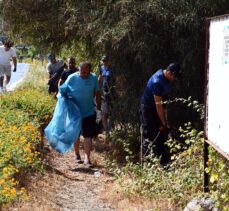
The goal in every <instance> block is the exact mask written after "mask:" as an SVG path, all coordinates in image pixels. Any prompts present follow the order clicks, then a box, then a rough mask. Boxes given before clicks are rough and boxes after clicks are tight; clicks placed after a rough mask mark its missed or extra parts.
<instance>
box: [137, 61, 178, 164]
mask: <svg viewBox="0 0 229 211" xmlns="http://www.w3.org/2000/svg"><path fill="white" fill-rule="evenodd" d="M180 77H181V72H180V65H179V64H178V63H171V64H170V65H169V66H168V67H167V68H166V69H164V70H163V69H160V70H158V71H157V72H156V73H155V74H153V75H152V76H151V77H150V79H149V80H148V82H147V85H146V88H145V90H144V92H143V95H142V96H141V106H140V121H141V126H142V130H143V131H142V133H143V138H144V139H143V152H144V154H145V155H148V154H149V152H150V148H151V147H150V146H151V145H153V146H154V150H153V151H154V153H155V155H156V156H158V157H161V164H167V163H168V162H169V159H170V158H169V153H168V150H167V149H166V146H165V141H166V137H165V136H166V135H165V134H166V133H167V131H168V125H167V121H166V115H165V108H164V106H163V102H162V101H163V100H164V98H165V96H166V95H168V94H169V93H170V92H171V88H172V82H173V81H175V80H177V79H180Z"/></svg>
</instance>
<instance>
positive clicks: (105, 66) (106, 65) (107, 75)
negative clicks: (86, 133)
mask: <svg viewBox="0 0 229 211" xmlns="http://www.w3.org/2000/svg"><path fill="white" fill-rule="evenodd" d="M101 62H102V64H101V65H100V66H99V84H100V87H101V88H102V92H103V93H102V98H101V99H102V105H101V115H102V124H103V130H104V131H105V132H108V131H109V129H110V128H109V121H108V119H109V114H110V110H111V103H112V97H113V88H114V76H113V68H112V66H111V63H110V59H109V56H107V55H104V56H103V57H102V59H101Z"/></svg>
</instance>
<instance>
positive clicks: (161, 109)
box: [154, 95, 167, 127]
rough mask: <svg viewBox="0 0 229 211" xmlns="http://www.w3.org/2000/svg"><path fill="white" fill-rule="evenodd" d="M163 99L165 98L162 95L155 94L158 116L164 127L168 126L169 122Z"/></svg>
mask: <svg viewBox="0 0 229 211" xmlns="http://www.w3.org/2000/svg"><path fill="white" fill-rule="evenodd" d="M162 100H163V98H162V97H161V96H157V95H154V102H155V105H156V110H157V114H158V117H159V119H160V121H161V126H162V127H167V126H166V125H167V123H166V115H165V109H164V107H163V104H162Z"/></svg>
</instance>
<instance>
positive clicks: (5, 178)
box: [0, 68, 55, 204]
mask: <svg viewBox="0 0 229 211" xmlns="http://www.w3.org/2000/svg"><path fill="white" fill-rule="evenodd" d="M33 70H34V69H33V68H31V70H30V72H29V74H28V76H29V77H28V76H27V79H28V81H27V82H29V80H30V78H31V80H33V86H36V84H35V83H34V81H36V82H38V81H39V80H34V78H33V77H32V76H31V74H32V73H33ZM35 73H37V69H36V68H35ZM44 74H45V73H44ZM41 75H42V74H41ZM35 76H36V75H35ZM30 82H31V81H30ZM38 84H39V83H38ZM38 84H37V85H38ZM26 87H27V88H26ZM31 87H32V86H27V85H25V86H24V88H21V89H19V90H16V91H14V92H11V93H5V94H4V95H1V96H0V109H1V113H0V204H2V203H8V202H12V201H15V200H17V199H22V198H24V197H26V190H25V188H23V187H21V184H20V182H21V181H20V179H19V178H20V177H19V176H18V175H22V176H25V175H24V174H26V173H27V172H28V171H31V170H32V169H34V170H40V171H42V170H43V168H42V161H41V159H40V153H39V152H38V151H37V150H38V147H39V146H40V145H41V143H42V142H43V129H44V127H45V126H46V125H47V124H48V122H49V120H50V119H51V116H52V113H53V110H54V105H55V99H54V98H53V97H52V96H49V95H47V92H45V91H44V90H43V89H42V86H41V84H40V86H38V87H40V88H38V87H37V88H36V89H35V88H33V89H31Z"/></svg>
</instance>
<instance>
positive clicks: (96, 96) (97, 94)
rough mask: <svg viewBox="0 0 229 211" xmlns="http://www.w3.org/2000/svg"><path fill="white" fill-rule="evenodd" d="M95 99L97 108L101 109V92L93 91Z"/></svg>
mask: <svg viewBox="0 0 229 211" xmlns="http://www.w3.org/2000/svg"><path fill="white" fill-rule="evenodd" d="M95 101H96V107H97V110H99V111H101V94H100V92H99V91H97V92H96V93H95Z"/></svg>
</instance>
